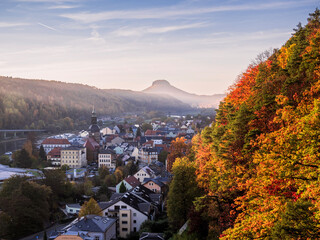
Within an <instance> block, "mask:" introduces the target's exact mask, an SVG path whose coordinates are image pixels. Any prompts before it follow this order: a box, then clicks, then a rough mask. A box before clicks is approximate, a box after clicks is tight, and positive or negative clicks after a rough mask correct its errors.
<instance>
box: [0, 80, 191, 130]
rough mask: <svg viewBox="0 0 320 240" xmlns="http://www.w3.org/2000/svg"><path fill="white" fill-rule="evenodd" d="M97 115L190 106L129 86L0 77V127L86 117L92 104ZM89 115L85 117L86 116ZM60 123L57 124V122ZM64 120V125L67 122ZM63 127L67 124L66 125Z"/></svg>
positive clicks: (83, 118) (39, 124)
mask: <svg viewBox="0 0 320 240" xmlns="http://www.w3.org/2000/svg"><path fill="white" fill-rule="evenodd" d="M93 105H94V106H95V108H96V110H97V113H98V114H99V115H118V114H122V113H125V112H141V111H154V110H157V111H164V112H169V111H172V112H180V111H187V110H190V109H191V107H190V106H189V105H188V104H185V103H182V102H181V101H179V100H177V99H175V98H171V97H169V96H158V95H153V94H147V93H141V92H134V91H129V90H101V89H97V88H95V87H91V86H88V85H82V84H71V83H63V82H57V81H44V80H27V79H19V78H11V77H0V129H1V128H22V127H30V126H31V125H32V124H33V125H32V126H31V127H36V128H38V127H40V128H41V127H43V125H44V124H48V123H50V124H51V123H52V124H53V123H54V122H57V121H61V124H62V125H64V124H63V123H64V122H69V123H68V124H69V125H70V119H67V120H63V119H65V118H67V117H69V118H71V119H72V120H73V121H82V120H84V121H86V118H88V116H89V114H90V111H91V109H92V106H93ZM88 119H89V118H88ZM61 124H60V125H61ZM68 124H67V125H68ZM67 125H66V126H65V127H68V126H67Z"/></svg>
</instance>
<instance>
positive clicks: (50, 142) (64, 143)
mask: <svg viewBox="0 0 320 240" xmlns="http://www.w3.org/2000/svg"><path fill="white" fill-rule="evenodd" d="M41 145H42V146H43V148H44V151H45V152H46V154H48V153H49V152H50V151H51V150H52V149H54V148H66V147H70V146H71V144H70V142H69V141H68V139H59V138H47V139H45V140H43V142H42V143H41Z"/></svg>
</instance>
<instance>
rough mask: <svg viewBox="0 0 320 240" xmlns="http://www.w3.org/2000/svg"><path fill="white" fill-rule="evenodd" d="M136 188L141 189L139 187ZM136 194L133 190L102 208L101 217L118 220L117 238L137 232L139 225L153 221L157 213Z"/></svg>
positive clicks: (151, 204)
mask: <svg viewBox="0 0 320 240" xmlns="http://www.w3.org/2000/svg"><path fill="white" fill-rule="evenodd" d="M137 188H141V186H140V187H137ZM147 190H148V189H147ZM138 194H139V193H138ZM138 194H135V189H134V190H133V191H131V192H128V193H125V194H124V195H122V196H121V197H119V198H116V199H114V200H112V201H111V202H108V203H107V204H106V206H105V207H102V213H103V216H109V217H116V218H118V221H119V228H118V236H119V237H122V238H125V237H126V236H127V235H128V234H130V233H131V232H138V231H139V230H140V226H141V224H142V223H143V222H144V221H146V220H148V219H151V220H153V219H154V216H155V214H156V213H157V212H158V209H157V207H156V206H155V205H154V204H153V203H152V202H149V201H147V200H146V199H144V198H143V197H142V196H141V195H140V196H139V195H138Z"/></svg>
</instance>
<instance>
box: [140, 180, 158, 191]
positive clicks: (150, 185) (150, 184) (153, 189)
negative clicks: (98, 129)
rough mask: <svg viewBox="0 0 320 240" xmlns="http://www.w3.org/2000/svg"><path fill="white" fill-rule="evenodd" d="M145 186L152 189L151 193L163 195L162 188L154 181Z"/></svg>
mask: <svg viewBox="0 0 320 240" xmlns="http://www.w3.org/2000/svg"><path fill="white" fill-rule="evenodd" d="M143 186H144V187H146V188H148V189H150V190H151V191H153V192H155V193H161V187H160V186H159V185H158V184H156V183H154V182H152V181H149V182H147V183H145V184H144V185H143Z"/></svg>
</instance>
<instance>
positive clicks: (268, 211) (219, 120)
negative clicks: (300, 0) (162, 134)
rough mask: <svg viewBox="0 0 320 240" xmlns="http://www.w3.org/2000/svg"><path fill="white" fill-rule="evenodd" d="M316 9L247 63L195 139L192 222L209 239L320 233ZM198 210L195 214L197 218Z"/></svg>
mask: <svg viewBox="0 0 320 240" xmlns="http://www.w3.org/2000/svg"><path fill="white" fill-rule="evenodd" d="M319 136H320V11H319V10H318V9H317V10H316V11H315V12H314V13H312V14H310V17H309V18H308V24H307V25H306V26H305V27H301V26H300V25H298V28H297V29H296V31H295V33H294V35H293V36H292V37H291V38H290V39H289V40H288V41H287V42H286V43H285V44H284V45H283V46H282V47H281V49H279V50H277V49H276V50H274V52H273V54H272V55H271V57H269V58H267V59H265V61H262V62H260V63H258V64H256V65H251V66H249V67H248V69H247V71H246V72H244V73H243V74H242V76H241V77H240V78H239V80H238V81H237V82H236V83H235V84H234V86H233V87H232V88H231V90H230V92H229V94H228V95H227V97H226V98H225V100H224V102H223V103H221V105H220V107H219V110H218V113H217V116H216V122H215V123H214V124H213V126H212V127H208V128H206V129H205V130H204V131H202V133H201V135H198V136H196V137H195V138H194V139H193V149H194V151H195V158H194V159H195V161H196V164H197V182H198V185H199V186H200V187H201V188H202V189H203V190H204V191H205V192H206V194H205V195H204V196H203V197H202V198H200V199H198V200H197V203H196V205H197V208H196V209H197V211H196V210H193V212H192V213H191V214H192V216H193V219H191V222H190V223H189V224H190V225H189V226H193V225H195V226H197V224H198V222H199V218H201V219H202V220H203V222H207V223H208V229H209V236H210V237H208V239H218V238H221V239H319V236H320V231H319V224H320V199H319V196H320V181H319V178H320V171H319V169H320V138H319ZM194 216H196V217H194Z"/></svg>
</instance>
